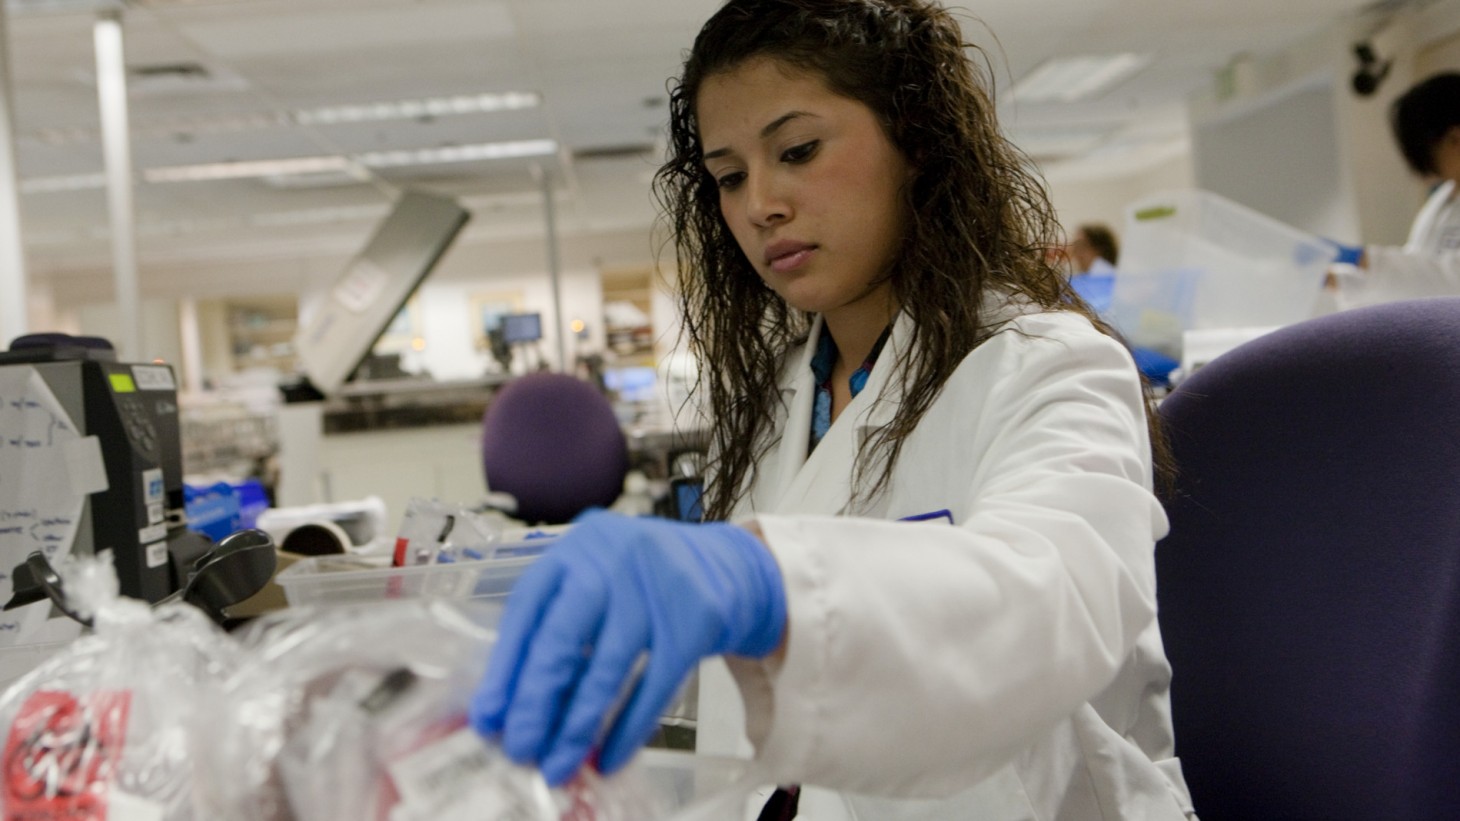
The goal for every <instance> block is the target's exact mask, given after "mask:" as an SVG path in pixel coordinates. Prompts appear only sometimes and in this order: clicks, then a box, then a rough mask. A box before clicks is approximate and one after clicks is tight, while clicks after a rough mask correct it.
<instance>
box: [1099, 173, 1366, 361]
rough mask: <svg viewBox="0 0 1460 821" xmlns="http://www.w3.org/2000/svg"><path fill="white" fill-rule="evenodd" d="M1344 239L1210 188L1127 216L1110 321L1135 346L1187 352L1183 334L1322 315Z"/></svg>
mask: <svg viewBox="0 0 1460 821" xmlns="http://www.w3.org/2000/svg"><path fill="white" fill-rule="evenodd" d="M1336 256H1337V249H1336V247H1335V246H1334V245H1332V244H1331V243H1329V242H1326V241H1324V240H1322V239H1319V238H1318V237H1315V236H1313V235H1312V234H1307V233H1304V232H1303V231H1299V230H1298V229H1296V228H1293V227H1291V226H1289V225H1285V224H1283V223H1281V222H1279V221H1277V220H1275V219H1272V218H1271V217H1268V216H1266V215H1264V214H1260V213H1258V212H1256V211H1253V210H1252V209H1250V208H1247V207H1245V206H1242V205H1239V204H1237V203H1235V202H1232V201H1231V200H1227V199H1224V198H1223V197H1220V196H1218V195H1216V194H1213V193H1211V192H1208V191H1198V190H1183V191H1173V192H1168V193H1163V194H1157V195H1154V196H1152V197H1149V198H1146V199H1143V200H1140V201H1138V202H1136V203H1135V204H1134V205H1132V206H1130V208H1129V209H1127V212H1126V223H1125V236H1124V238H1123V242H1122V247H1121V254H1120V269H1119V273H1118V274H1117V275H1116V277H1115V287H1114V289H1113V292H1112V294H1111V306H1110V314H1109V318H1110V320H1111V321H1112V322H1113V323H1114V324H1115V326H1116V327H1117V328H1118V329H1119V330H1120V331H1121V333H1122V334H1124V335H1125V337H1126V339H1127V341H1129V342H1130V343H1131V345H1132V346H1134V347H1138V348H1149V349H1151V350H1154V351H1158V352H1160V353H1162V354H1165V355H1167V356H1171V357H1174V358H1179V357H1180V355H1181V334H1182V333H1183V332H1184V331H1188V330H1193V329H1207V328H1274V327H1279V326H1282V325H1289V324H1292V323H1294V322H1300V321H1302V320H1304V319H1308V318H1309V317H1310V316H1312V315H1313V312H1314V307H1315V302H1316V301H1317V299H1318V297H1319V295H1320V293H1321V292H1322V286H1323V277H1324V275H1325V273H1327V270H1328V266H1329V265H1330V264H1332V262H1333V261H1334V259H1335V258H1336Z"/></svg>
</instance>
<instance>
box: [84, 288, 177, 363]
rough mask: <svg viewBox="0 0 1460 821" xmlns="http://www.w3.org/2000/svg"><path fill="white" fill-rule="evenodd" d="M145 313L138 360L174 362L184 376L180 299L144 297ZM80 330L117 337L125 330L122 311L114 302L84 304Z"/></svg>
mask: <svg viewBox="0 0 1460 821" xmlns="http://www.w3.org/2000/svg"><path fill="white" fill-rule="evenodd" d="M137 307H138V310H139V312H140V313H141V314H142V316H141V322H140V323H139V324H140V325H141V331H142V338H141V340H140V342H141V345H142V350H141V351H140V352H139V355H138V356H136V357H135V359H136V361H139V362H150V361H151V360H154V359H161V360H163V361H164V362H168V363H171V364H172V365H173V366H174V370H176V371H177V373H178V376H179V378H181V375H182V370H181V367H180V366H181V362H182V337H181V336H180V334H179V333H178V327H179V322H178V313H177V301H176V300H172V299H158V298H150V299H143V300H141V301H140V302H139V304H138V306H137ZM77 324H78V328H77V329H76V330H77V332H78V333H82V334H86V335H88V336H101V337H105V338H107V339H110V340H113V342H115V340H117V339H118V338H119V337H120V336H121V333H122V315H121V312H120V311H118V310H117V306H116V305H115V304H114V303H110V302H107V303H100V304H93V305H83V306H80V307H79V308H78V309H77Z"/></svg>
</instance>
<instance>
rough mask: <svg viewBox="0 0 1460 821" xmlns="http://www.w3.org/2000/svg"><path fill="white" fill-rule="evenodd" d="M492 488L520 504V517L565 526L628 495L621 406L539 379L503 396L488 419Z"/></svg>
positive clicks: (509, 387)
mask: <svg viewBox="0 0 1460 821" xmlns="http://www.w3.org/2000/svg"><path fill="white" fill-rule="evenodd" d="M482 467H483V469H484V470H485V472H486V480H487V488H488V489H489V490H491V491H494V492H504V493H510V494H512V496H514V497H515V498H516V499H517V512H516V516H517V517H518V518H519V519H522V520H524V521H528V522H532V523H539V522H541V523H546V524H560V523H562V522H567V521H570V520H572V518H573V517H574V516H576V515H578V514H579V513H580V512H582V511H583V510H586V509H587V508H590V507H607V506H608V505H611V504H613V502H614V500H615V499H617V498H618V497H619V494H620V493H622V492H623V485H624V476H625V475H626V474H627V473H628V468H629V456H628V445H627V441H626V440H625V438H624V433H623V430H622V429H621V428H620V427H619V424H618V419H617V417H615V416H614V412H613V406H612V405H611V404H610V403H609V401H608V398H607V397H605V396H604V395H603V394H602V393H600V392H599V391H598V390H597V389H596V388H594V387H593V386H592V385H591V384H589V383H587V382H584V381H582V380H580V379H576V378H574V377H572V376H568V375H566V374H560V373H534V374H529V375H527V376H523V377H520V378H518V379H514V380H513V381H511V382H509V383H507V384H506V385H505V386H503V387H502V389H501V390H499V391H497V393H496V395H494V396H493V397H492V400H491V402H490V403H489V404H488V405H487V411H486V414H485V415H484V416H483V418H482Z"/></svg>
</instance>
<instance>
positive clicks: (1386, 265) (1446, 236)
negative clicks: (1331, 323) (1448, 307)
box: [1334, 72, 1460, 307]
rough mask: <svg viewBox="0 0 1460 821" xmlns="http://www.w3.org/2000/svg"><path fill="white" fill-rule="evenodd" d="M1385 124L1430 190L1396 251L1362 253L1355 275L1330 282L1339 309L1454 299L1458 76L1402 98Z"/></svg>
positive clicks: (1459, 175)
mask: <svg viewBox="0 0 1460 821" xmlns="http://www.w3.org/2000/svg"><path fill="white" fill-rule="evenodd" d="M1391 122H1392V125H1393V128H1394V137H1395V139H1396V140H1397V141H1398V142H1399V146H1400V149H1401V150H1402V151H1403V153H1404V159H1405V162H1406V163H1408V164H1409V167H1410V168H1411V169H1412V170H1413V171H1414V172H1415V173H1416V174H1418V175H1420V176H1421V177H1424V178H1426V179H1430V180H1434V181H1436V185H1435V188H1434V190H1433V191H1432V192H1431V193H1430V196H1429V199H1428V200H1427V201H1426V202H1425V205H1424V207H1423V208H1422V209H1421V210H1420V212H1419V215H1418V216H1417V217H1415V220H1414V224H1413V225H1412V226H1411V228H1410V232H1409V240H1408V241H1407V242H1406V243H1405V244H1404V245H1403V247H1399V248H1392V247H1384V246H1369V247H1367V248H1364V249H1363V250H1362V253H1361V254H1360V255H1359V257H1358V259H1357V260H1353V261H1354V262H1356V263H1357V270H1356V271H1355V270H1353V269H1350V270H1351V272H1352V273H1351V275H1349V276H1339V277H1336V278H1335V281H1334V285H1335V287H1336V289H1337V292H1338V293H1337V297H1338V301H1339V304H1340V306H1342V307H1356V306H1359V305H1368V304H1373V303H1378V302H1387V301H1392V300H1396V299H1416V298H1419V297H1426V296H1446V295H1452V294H1460V194H1457V187H1460V73H1454V72H1447V73H1442V74H1436V75H1435V76H1433V77H1430V78H1429V79H1427V80H1425V81H1424V82H1421V83H1419V84H1417V85H1415V86H1414V87H1413V88H1411V89H1409V90H1408V91H1406V92H1405V93H1404V94H1403V95H1402V96H1401V97H1399V99H1397V100H1395V101H1394V106H1393V108H1392V110H1391Z"/></svg>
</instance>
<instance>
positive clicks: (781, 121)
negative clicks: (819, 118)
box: [705, 111, 816, 160]
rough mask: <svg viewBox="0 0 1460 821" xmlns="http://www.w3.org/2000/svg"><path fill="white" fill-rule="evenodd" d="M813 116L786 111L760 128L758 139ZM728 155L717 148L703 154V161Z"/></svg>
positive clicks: (807, 112)
mask: <svg viewBox="0 0 1460 821" xmlns="http://www.w3.org/2000/svg"><path fill="white" fill-rule="evenodd" d="M815 116H816V115H815V114H812V113H811V112H809V111H788V112H786V113H785V114H782V115H781V116H779V117H777V118H775V119H774V120H771V121H770V122H769V123H767V124H766V126H765V128H762V129H761V130H760V138H761V139H762V140H764V139H765V138H767V137H769V136H771V135H772V134H774V133H776V129H778V128H780V127H781V126H783V125H785V124H786V123H789V122H790V121H792V120H794V119H797V118H798V117H815ZM729 153H730V149H729V148H717V149H715V150H714V151H709V152H706V153H705V159H707V160H713V159H715V158H717V157H723V156H725V155H726V154H729Z"/></svg>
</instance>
